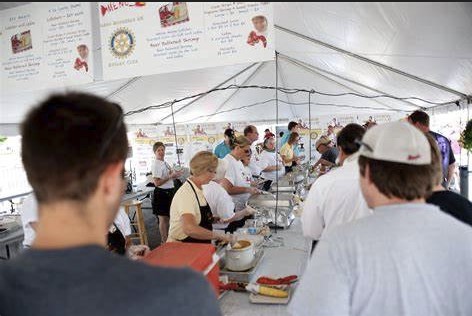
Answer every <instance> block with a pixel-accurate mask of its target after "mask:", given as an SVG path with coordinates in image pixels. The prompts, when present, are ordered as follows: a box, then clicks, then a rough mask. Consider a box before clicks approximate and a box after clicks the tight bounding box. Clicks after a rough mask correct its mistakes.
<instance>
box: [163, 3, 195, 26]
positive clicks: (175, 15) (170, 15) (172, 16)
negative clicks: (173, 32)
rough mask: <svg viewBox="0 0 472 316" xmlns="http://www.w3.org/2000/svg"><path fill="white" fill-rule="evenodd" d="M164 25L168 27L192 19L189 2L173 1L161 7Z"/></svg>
mask: <svg viewBox="0 0 472 316" xmlns="http://www.w3.org/2000/svg"><path fill="white" fill-rule="evenodd" d="M159 18H160V20H161V26H162V27H168V26H172V25H176V24H179V23H184V22H188V21H190V19H189V15H188V10H187V2H171V3H169V4H166V5H163V6H161V7H160V8H159Z"/></svg>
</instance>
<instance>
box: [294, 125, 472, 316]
mask: <svg viewBox="0 0 472 316" xmlns="http://www.w3.org/2000/svg"><path fill="white" fill-rule="evenodd" d="M359 153H360V157H359V172H360V186H361V190H362V194H363V196H364V198H365V200H366V202H367V205H368V206H369V207H371V208H372V209H373V214H372V215H370V216H367V217H364V218H361V219H359V220H356V221H353V222H351V223H348V224H344V225H341V226H338V227H336V228H334V229H333V230H331V231H330V232H328V233H326V234H325V235H323V237H322V238H321V240H320V241H319V242H318V244H317V246H316V248H315V251H314V253H313V257H312V259H311V261H310V262H309V263H308V266H307V268H306V271H305V273H304V275H303V277H302V278H301V282H300V284H299V285H298V288H297V291H296V292H295V294H294V297H293V298H292V301H291V303H290V306H289V311H290V312H291V313H292V315H314V316H317V315H353V316H355V315H363V316H378V315H411V316H413V315H472V300H470V291H469V284H470V281H471V280H472V265H471V264H470V262H472V248H471V247H470V245H471V243H472V229H470V226H468V225H465V224H464V223H461V222H460V221H458V220H456V219H455V218H453V217H451V216H449V215H447V214H445V213H444V212H442V211H441V210H440V209H439V208H438V207H436V206H434V205H430V204H426V203H425V197H426V196H429V195H430V194H431V190H432V186H433V185H432V183H433V182H432V178H433V176H434V171H433V168H432V166H431V149H430V145H429V143H428V140H427V139H426V137H425V135H424V134H423V133H422V132H421V131H419V130H418V129H416V128H414V127H413V126H412V125H410V124H408V123H405V122H393V123H387V124H382V125H378V126H376V127H373V128H371V129H370V130H368V131H367V132H366V134H365V135H364V137H363V139H362V146H361V148H360V150H359Z"/></svg>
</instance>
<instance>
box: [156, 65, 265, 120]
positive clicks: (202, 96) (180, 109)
mask: <svg viewBox="0 0 472 316" xmlns="http://www.w3.org/2000/svg"><path fill="white" fill-rule="evenodd" d="M255 65H257V63H254V64H251V65H249V66H248V67H246V68H244V69H243V70H241V71H240V72H238V73H237V74H235V75H233V76H231V77H229V78H228V79H226V80H225V81H223V82H222V83H220V84H218V85H217V86H215V87H213V88H212V89H210V90H213V89H217V88H219V87H221V86H222V85H225V84H226V83H228V82H229V81H231V80H233V79H234V78H236V77H238V76H240V75H241V74H243V73H245V72H246V71H248V70H249V69H251V68H252V67H254V66H255ZM207 95H208V94H204V95H201V96H199V97H198V98H196V99H195V100H192V101H190V102H189V103H187V104H185V105H184V106H182V107H181V108H179V109H178V110H176V111H175V112H174V114H177V113H179V112H180V111H182V110H183V109H185V108H186V107H188V106H190V105H192V104H193V103H195V102H197V101H198V100H200V99H203V98H204V97H206V96H207ZM171 116H172V114H171V115H167V116H166V117H164V118H162V119H161V121H164V120H167V119H168V118H169V117H171Z"/></svg>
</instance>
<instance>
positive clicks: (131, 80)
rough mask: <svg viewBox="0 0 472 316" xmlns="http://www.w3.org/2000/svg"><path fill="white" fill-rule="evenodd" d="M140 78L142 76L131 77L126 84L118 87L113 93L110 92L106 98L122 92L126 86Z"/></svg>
mask: <svg viewBox="0 0 472 316" xmlns="http://www.w3.org/2000/svg"><path fill="white" fill-rule="evenodd" d="M139 79H141V77H134V78H131V79H130V80H128V81H127V82H126V83H125V84H123V85H122V86H120V87H119V88H118V89H116V90H115V91H113V92H112V93H110V94H109V95H107V96H106V97H105V99H109V98H111V97H112V96H114V95H116V94H118V93H120V92H121V91H123V90H125V89H126V88H128V87H129V86H130V85H131V84H133V83H135V82H136V81H138V80H139Z"/></svg>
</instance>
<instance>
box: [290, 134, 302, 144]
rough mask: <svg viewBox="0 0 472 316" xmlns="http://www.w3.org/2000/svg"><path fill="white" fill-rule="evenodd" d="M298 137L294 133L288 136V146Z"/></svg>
mask: <svg viewBox="0 0 472 316" xmlns="http://www.w3.org/2000/svg"><path fill="white" fill-rule="evenodd" d="M299 136H300V135H298V133H295V132H293V133H292V134H290V137H289V138H288V141H287V142H288V143H289V144H293V143H295V141H296V140H297V138H298V137H299Z"/></svg>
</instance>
